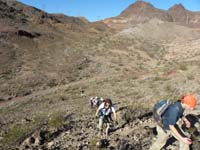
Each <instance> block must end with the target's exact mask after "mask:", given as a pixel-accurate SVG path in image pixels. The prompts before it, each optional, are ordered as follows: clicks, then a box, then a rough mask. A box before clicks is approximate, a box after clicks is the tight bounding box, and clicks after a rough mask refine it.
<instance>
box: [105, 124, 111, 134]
mask: <svg viewBox="0 0 200 150" xmlns="http://www.w3.org/2000/svg"><path fill="white" fill-rule="evenodd" d="M109 128H110V123H106V136H108V134H109Z"/></svg>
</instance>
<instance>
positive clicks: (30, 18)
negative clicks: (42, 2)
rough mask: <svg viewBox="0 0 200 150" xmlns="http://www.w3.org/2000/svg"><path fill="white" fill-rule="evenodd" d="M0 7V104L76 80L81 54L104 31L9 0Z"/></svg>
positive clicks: (82, 59) (84, 54) (83, 61)
mask: <svg viewBox="0 0 200 150" xmlns="http://www.w3.org/2000/svg"><path fill="white" fill-rule="evenodd" d="M0 8H1V9H0V16H1V17H0V20H1V22H0V26H1V28H0V42H1V45H0V47H1V49H0V51H1V53H0V55H1V58H2V59H1V63H0V73H1V79H0V82H1V85H2V86H1V88H0V89H1V97H2V99H5V100H6V99H12V97H16V96H22V95H27V94H30V93H31V92H33V91H34V90H36V89H41V88H45V87H49V86H50V87H51V86H55V85H57V84H62V83H68V82H70V81H74V80H79V78H82V76H81V75H80V74H81V72H82V70H84V68H85V67H86V66H87V64H88V62H89V60H88V58H87V53H88V52H89V51H87V49H88V48H89V47H90V45H91V44H92V42H93V41H95V39H97V38H98V36H101V34H102V35H103V34H104V33H103V32H105V31H107V30H108V28H107V27H106V26H105V25H103V24H102V23H95V24H91V23H89V22H88V21H87V20H85V19H83V18H75V17H67V16H64V15H50V14H47V13H46V12H43V11H41V10H38V9H36V8H33V7H29V6H25V5H23V4H21V3H18V2H14V1H11V2H9V3H7V2H5V1H0ZM100 32H101V34H99V33H100ZM83 37H84V38H83ZM89 41H90V42H89Z"/></svg>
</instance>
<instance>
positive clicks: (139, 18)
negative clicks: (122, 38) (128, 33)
mask: <svg viewBox="0 0 200 150" xmlns="http://www.w3.org/2000/svg"><path fill="white" fill-rule="evenodd" d="M153 18H157V19H159V20H162V21H167V22H175V23H178V24H182V25H186V26H190V27H199V22H200V12H192V11H189V10H186V9H185V8H184V7H183V6H182V5H181V4H176V5H174V6H173V7H171V8H170V9H169V10H167V11H165V10H161V9H157V8H155V7H154V6H153V5H151V4H150V3H146V2H143V1H136V2H135V3H134V4H132V5H130V6H129V7H128V8H127V9H125V10H124V11H123V12H122V13H121V14H120V15H119V16H116V17H113V18H108V19H105V20H103V22H104V23H105V24H107V25H108V26H110V27H111V28H115V29H116V30H122V29H125V28H129V27H133V26H135V25H136V24H139V23H144V22H147V21H149V20H151V19H153Z"/></svg>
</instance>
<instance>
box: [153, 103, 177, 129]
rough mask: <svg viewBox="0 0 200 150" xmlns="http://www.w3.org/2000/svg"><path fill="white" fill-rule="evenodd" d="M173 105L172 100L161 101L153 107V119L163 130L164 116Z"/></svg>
mask: <svg viewBox="0 0 200 150" xmlns="http://www.w3.org/2000/svg"><path fill="white" fill-rule="evenodd" d="M173 103H174V102H173V101H172V100H160V101H159V102H157V103H156V104H155V105H154V107H153V118H154V120H155V122H156V123H157V124H158V125H159V126H160V127H161V128H163V122H162V116H163V114H164V113H165V111H166V110H167V109H168V108H169V106H170V105H172V104H173Z"/></svg>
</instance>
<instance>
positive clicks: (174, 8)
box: [169, 4, 186, 11]
mask: <svg viewBox="0 0 200 150" xmlns="http://www.w3.org/2000/svg"><path fill="white" fill-rule="evenodd" d="M169 10H174V11H179V10H186V9H185V7H184V6H183V5H182V4H175V5H174V6H172V7H171V8H169Z"/></svg>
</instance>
